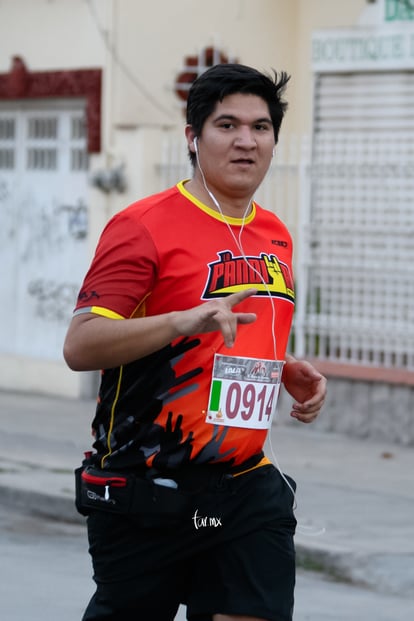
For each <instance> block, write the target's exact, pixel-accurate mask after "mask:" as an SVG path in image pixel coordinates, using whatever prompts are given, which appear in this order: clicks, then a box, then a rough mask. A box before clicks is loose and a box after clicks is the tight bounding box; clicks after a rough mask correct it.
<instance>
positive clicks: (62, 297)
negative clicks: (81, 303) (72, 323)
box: [27, 278, 79, 322]
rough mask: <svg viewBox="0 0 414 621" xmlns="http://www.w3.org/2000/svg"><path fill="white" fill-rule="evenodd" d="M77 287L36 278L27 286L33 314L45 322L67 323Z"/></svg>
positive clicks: (72, 284)
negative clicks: (33, 302)
mask: <svg viewBox="0 0 414 621" xmlns="http://www.w3.org/2000/svg"><path fill="white" fill-rule="evenodd" d="M78 289H79V285H77V284H74V283H67V282H56V281H54V280H47V279H44V278H38V279H35V280H31V281H30V282H29V283H28V286H27V292H28V294H29V296H31V297H32V298H34V300H35V314H36V316H37V317H39V318H41V319H44V320H46V321H58V322H63V321H64V322H67V321H68V320H69V319H70V316H71V314H72V310H73V308H74V306H75V301H76V296H77V293H78Z"/></svg>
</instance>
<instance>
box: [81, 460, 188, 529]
mask: <svg viewBox="0 0 414 621" xmlns="http://www.w3.org/2000/svg"><path fill="white" fill-rule="evenodd" d="M75 480H76V501H75V503H76V508H77V510H78V511H79V513H81V514H82V515H88V514H89V513H90V510H91V509H92V510H100V511H107V512H109V513H123V514H132V515H140V516H143V517H146V518H148V520H149V521H150V522H151V521H155V522H156V521H157V518H161V519H167V520H168V519H170V520H174V519H181V518H182V517H184V516H185V515H187V513H188V511H189V510H190V497H189V495H188V494H184V493H183V492H181V491H179V490H178V489H172V488H169V487H165V486H163V485H157V484H156V483H154V481H153V480H151V479H146V478H142V477H138V476H136V475H133V474H125V473H117V472H107V471H105V470H101V469H100V468H96V467H95V466H91V465H86V466H84V465H83V466H81V467H80V468H77V469H76V470H75Z"/></svg>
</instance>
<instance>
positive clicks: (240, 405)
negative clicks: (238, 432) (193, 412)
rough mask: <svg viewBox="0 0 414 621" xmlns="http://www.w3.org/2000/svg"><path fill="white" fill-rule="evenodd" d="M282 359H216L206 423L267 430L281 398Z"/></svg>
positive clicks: (219, 355)
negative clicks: (279, 397)
mask: <svg viewBox="0 0 414 621" xmlns="http://www.w3.org/2000/svg"><path fill="white" fill-rule="evenodd" d="M283 365H284V361H283V360H261V359H259V358H239V357H236V356H222V355H221V354H216V355H215V356H214V367H213V375H212V381H211V388H210V397H209V404H208V410H207V415H206V423H211V424H212V425H224V426H227V427H244V428H246V429H268V428H269V427H270V425H271V423H272V418H273V414H274V411H275V409H276V404H277V399H278V396H279V389H280V382H281V377H282V369H283Z"/></svg>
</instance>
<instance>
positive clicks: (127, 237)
mask: <svg viewBox="0 0 414 621" xmlns="http://www.w3.org/2000/svg"><path fill="white" fill-rule="evenodd" d="M157 259H158V257H157V251H156V248H155V245H154V242H153V240H152V238H151V236H150V234H149V232H148V230H147V229H146V227H145V226H144V225H143V224H142V223H141V222H140V221H139V220H136V219H135V218H133V217H131V216H129V215H127V214H125V213H123V212H120V213H119V214H117V215H116V216H114V217H113V218H112V219H111V220H110V221H109V222H108V224H107V225H106V227H105V229H104V231H103V232H102V235H101V237H100V239H99V242H98V245H97V248H96V252H95V256H94V258H93V260H92V263H91V266H90V268H89V270H88V272H87V274H86V276H85V279H84V282H83V284H82V287H81V290H80V292H79V296H78V300H77V304H76V307H75V315H76V314H80V313H84V312H92V313H96V314H99V315H104V316H108V317H113V318H119V319H121V318H127V317H132V316H134V315H135V314H136V313H137V311H138V309H139V307H140V305H141V304H142V302H143V300H144V299H145V298H146V296H147V295H148V294H149V293H150V292H151V290H152V287H153V283H154V278H155V275H156V272H157V263H158V261H157Z"/></svg>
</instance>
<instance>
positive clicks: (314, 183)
mask: <svg viewBox="0 0 414 621" xmlns="http://www.w3.org/2000/svg"><path fill="white" fill-rule="evenodd" d="M413 84H414V81H413V75H412V74H410V75H409V74H404V73H403V74H400V73H395V74H360V75H352V74H347V75H343V76H330V75H326V76H321V77H320V79H319V82H318V83H317V88H316V102H315V133H314V140H313V156H312V168H311V197H310V213H309V214H308V216H307V223H308V224H307V236H308V242H307V246H306V247H305V248H303V249H302V250H303V252H304V254H305V255H306V259H305V260H304V278H303V279H302V283H301V286H302V295H303V296H304V297H305V299H304V300H303V306H304V308H303V311H302V317H301V325H300V329H301V331H302V334H301V338H300V344H301V352H299V353H301V354H304V355H311V356H317V357H320V358H322V359H325V360H331V361H336V362H341V363H344V362H345V363H351V364H356V365H358V364H361V365H364V366H380V367H390V368H391V367H395V368H407V369H414V208H413V199H414V113H413V110H414V85H413Z"/></svg>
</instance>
